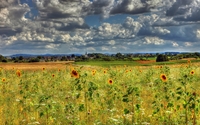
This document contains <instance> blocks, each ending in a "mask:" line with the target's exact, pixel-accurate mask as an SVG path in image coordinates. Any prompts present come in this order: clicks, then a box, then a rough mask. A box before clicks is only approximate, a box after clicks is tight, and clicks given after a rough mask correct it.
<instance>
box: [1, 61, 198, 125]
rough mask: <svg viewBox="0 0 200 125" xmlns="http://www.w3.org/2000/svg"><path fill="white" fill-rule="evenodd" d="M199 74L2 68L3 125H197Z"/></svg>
mask: <svg viewBox="0 0 200 125" xmlns="http://www.w3.org/2000/svg"><path fill="white" fill-rule="evenodd" d="M199 71H200V68H199V65H198V64H195V65H194V64H191V63H188V64H184V65H176V66H164V65H162V66H150V67H148V68H146V67H140V66H134V67H133V66H126V65H124V66H111V67H108V68H105V67H97V66H96V67H93V66H76V65H73V66H72V65H71V66H67V67H66V68H65V69H57V70H51V69H48V67H46V68H43V69H40V70H35V71H30V70H24V71H23V70H20V69H12V70H5V69H3V68H1V70H0V78H1V82H0V123H1V124H9V125H11V124H14V125H25V124H26V125H27V124H44V125H53V124H55V125H57V124H62V125H63V124H74V125H89V124H100V125H104V124H106V125H113V124H119V125H129V124H130V125H132V124H144V125H147V124H153V125H156V124H166V125H170V124H173V125H174V124H177V125H178V124H188V125H189V124H192V125H198V124H200V120H199V119H200V116H199V115H200V113H199V106H200V98H199V94H200V91H199V85H198V84H199V81H200V74H199ZM19 74H20V75H19Z"/></svg>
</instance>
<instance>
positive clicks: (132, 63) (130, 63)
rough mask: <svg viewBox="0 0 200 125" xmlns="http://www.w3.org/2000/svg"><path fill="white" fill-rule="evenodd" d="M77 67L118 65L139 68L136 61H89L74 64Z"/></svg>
mask: <svg viewBox="0 0 200 125" xmlns="http://www.w3.org/2000/svg"><path fill="white" fill-rule="evenodd" d="M74 64H77V65H91V66H103V67H109V66H119V65H128V66H139V65H140V64H139V63H138V62H136V61H89V62H75V63H74Z"/></svg>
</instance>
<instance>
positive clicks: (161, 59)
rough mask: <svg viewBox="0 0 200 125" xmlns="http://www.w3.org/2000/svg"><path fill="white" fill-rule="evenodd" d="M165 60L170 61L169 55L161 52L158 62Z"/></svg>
mask: <svg viewBox="0 0 200 125" xmlns="http://www.w3.org/2000/svg"><path fill="white" fill-rule="evenodd" d="M164 61H169V59H168V56H167V55H163V54H159V55H158V56H157V58H156V62H164Z"/></svg>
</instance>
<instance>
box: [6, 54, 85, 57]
mask: <svg viewBox="0 0 200 125" xmlns="http://www.w3.org/2000/svg"><path fill="white" fill-rule="evenodd" d="M71 55H72V54H14V55H10V56H9V57H20V56H22V57H25V58H28V57H37V56H71ZM74 55H75V56H81V55H82V54H78V53H77V54H74Z"/></svg>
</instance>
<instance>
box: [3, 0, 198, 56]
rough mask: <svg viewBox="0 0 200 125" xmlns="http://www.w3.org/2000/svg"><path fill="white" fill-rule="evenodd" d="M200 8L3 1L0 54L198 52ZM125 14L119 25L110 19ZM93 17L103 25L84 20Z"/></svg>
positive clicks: (191, 4) (135, 2)
mask: <svg viewBox="0 0 200 125" xmlns="http://www.w3.org/2000/svg"><path fill="white" fill-rule="evenodd" d="M199 6H200V1H199V0H151V1H150V0H93V1H91V0H32V1H29V2H26V1H25V0H3V1H2V2H1V5H0V53H1V54H13V53H74V52H81V53H84V52H85V51H89V52H143V51H145V52H149V51H199V50H198V48H199V47H200V43H199V40H200V30H199V29H200V25H199V23H200V16H199V15H200V9H199ZM124 14H125V15H126V16H125V18H124V19H121V20H123V21H122V22H120V23H112V22H110V21H109V18H110V17H113V18H115V17H120V16H119V15H124ZM92 15H96V16H99V17H100V18H99V21H100V22H101V23H100V25H97V26H90V24H88V23H87V22H86V21H85V18H86V17H88V16H92ZM123 17H124V16H123ZM91 19H92V18H91Z"/></svg>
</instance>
